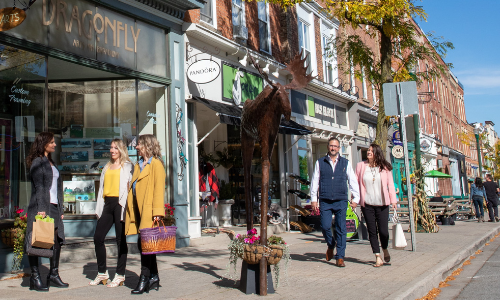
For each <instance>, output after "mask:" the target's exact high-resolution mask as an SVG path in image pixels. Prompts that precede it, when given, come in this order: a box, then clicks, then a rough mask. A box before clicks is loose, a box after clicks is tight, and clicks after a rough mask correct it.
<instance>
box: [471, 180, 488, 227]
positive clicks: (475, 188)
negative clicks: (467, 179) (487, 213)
mask: <svg viewBox="0 0 500 300" xmlns="http://www.w3.org/2000/svg"><path fill="white" fill-rule="evenodd" d="M469 197H470V201H471V202H473V203H474V207H475V209H476V218H477V221H478V222H480V223H481V222H484V208H483V202H484V200H486V199H487V198H488V197H487V195H486V189H485V188H484V186H483V180H482V179H481V178H480V177H476V180H475V181H474V183H473V184H471V186H470V196H469Z"/></svg>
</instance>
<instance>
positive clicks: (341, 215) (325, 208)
mask: <svg viewBox="0 0 500 300" xmlns="http://www.w3.org/2000/svg"><path fill="white" fill-rule="evenodd" d="M347 202H348V201H347V200H326V199H320V200H319V211H320V216H321V230H322V232H323V237H324V238H325V240H326V243H327V245H328V248H329V249H333V248H335V246H337V253H336V254H335V259H339V258H342V259H343V258H344V256H345V248H346V239H347V228H346V224H345V218H346V214H347ZM333 214H335V231H336V232H335V238H334V237H333V234H332V230H331V228H332V215H333Z"/></svg>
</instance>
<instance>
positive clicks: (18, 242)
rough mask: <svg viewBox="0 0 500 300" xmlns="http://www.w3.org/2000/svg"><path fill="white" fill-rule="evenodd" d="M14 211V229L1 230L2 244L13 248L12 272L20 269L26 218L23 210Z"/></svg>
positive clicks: (17, 208)
mask: <svg viewBox="0 0 500 300" xmlns="http://www.w3.org/2000/svg"><path fill="white" fill-rule="evenodd" d="M14 209H16V218H15V220H14V227H13V228H8V229H3V230H2V242H3V243H4V244H6V245H7V246H10V247H13V248H14V258H13V261H12V271H17V270H19V269H20V267H21V260H22V259H23V255H24V236H25V234H26V226H27V223H28V216H27V215H26V212H25V211H24V209H22V208H19V207H17V206H16V207H15V208H14Z"/></svg>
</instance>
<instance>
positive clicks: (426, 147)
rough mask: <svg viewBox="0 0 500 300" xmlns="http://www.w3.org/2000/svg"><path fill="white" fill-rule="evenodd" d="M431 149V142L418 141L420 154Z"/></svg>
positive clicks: (426, 140) (425, 140)
mask: <svg viewBox="0 0 500 300" xmlns="http://www.w3.org/2000/svg"><path fill="white" fill-rule="evenodd" d="M431 147H432V142H431V141H429V140H428V139H422V140H420V151H422V152H429V150H431Z"/></svg>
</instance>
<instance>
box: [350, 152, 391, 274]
mask: <svg viewBox="0 0 500 300" xmlns="http://www.w3.org/2000/svg"><path fill="white" fill-rule="evenodd" d="M356 177H357V179H358V182H359V191H360V197H361V199H360V201H359V205H361V211H362V212H363V216H364V217H365V220H366V227H367V229H368V236H369V239H370V244H371V246H372V250H373V253H374V254H375V259H376V262H375V264H374V265H373V266H374V267H381V266H382V265H383V264H384V262H383V261H382V258H381V257H380V246H379V241H378V237H377V232H378V233H379V235H380V243H381V244H382V250H383V251H384V260H385V262H387V263H388V262H389V261H390V260H391V256H390V255H389V251H388V250H387V246H388V244H389V205H391V206H392V208H396V202H397V201H398V200H397V198H396V191H395V189H394V180H393V178H392V166H391V164H390V163H389V162H388V161H387V160H386V159H385V158H384V154H383V152H382V149H381V148H380V146H379V145H376V144H372V145H370V148H369V149H368V160H367V161H363V162H360V163H358V165H357V166H356Z"/></svg>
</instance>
